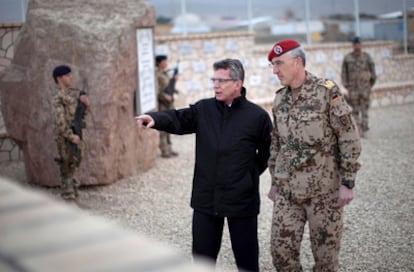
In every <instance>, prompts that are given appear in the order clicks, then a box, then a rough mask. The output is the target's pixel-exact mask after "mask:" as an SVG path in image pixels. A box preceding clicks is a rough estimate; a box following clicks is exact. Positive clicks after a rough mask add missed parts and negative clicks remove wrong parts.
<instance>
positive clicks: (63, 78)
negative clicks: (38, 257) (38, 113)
mask: <svg viewBox="0 0 414 272" xmlns="http://www.w3.org/2000/svg"><path fill="white" fill-rule="evenodd" d="M53 79H54V81H55V83H56V94H55V95H54V96H53V98H52V101H51V104H52V108H53V111H54V115H55V140H56V143H57V149H58V153H59V158H56V159H55V161H56V162H58V164H59V167H60V178H61V188H62V192H61V196H62V198H63V199H65V200H74V199H76V198H77V196H78V187H79V185H80V183H79V182H77V181H76V180H75V178H74V175H75V171H76V169H77V168H78V167H79V165H80V162H81V160H82V152H81V151H82V145H81V144H82V135H81V133H82V132H81V129H82V127H84V123H83V117H84V116H79V117H80V118H77V119H79V120H80V121H81V124H74V121H75V117H76V116H75V115H76V114H82V115H84V114H86V112H87V111H88V107H89V99H88V97H87V96H86V93H85V92H84V91H79V90H78V89H74V88H72V87H71V86H72V74H71V69H70V67H69V66H66V65H60V66H57V67H55V69H54V70H53ZM80 107H82V109H84V110H81V111H83V112H82V113H81V111H79V108H80ZM77 108H78V109H77ZM74 125H75V126H77V127H78V129H74ZM75 132H76V133H75Z"/></svg>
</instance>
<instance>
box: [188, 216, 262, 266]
mask: <svg viewBox="0 0 414 272" xmlns="http://www.w3.org/2000/svg"><path fill="white" fill-rule="evenodd" d="M227 224H228V227H229V233H230V240H231V247H232V249H233V254H234V258H235V259H236V265H237V267H238V269H239V270H242V271H259V243H258V239H257V216H251V217H241V218H238V217H227ZM223 226H224V217H217V216H213V215H208V214H205V213H200V212H197V211H194V213H193V228H192V231H193V249H192V250H193V256H194V258H195V259H196V258H198V257H203V258H207V259H210V260H213V261H214V262H216V260H217V256H218V253H219V251H220V246H221V238H222V235H223Z"/></svg>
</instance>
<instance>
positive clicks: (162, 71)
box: [155, 55, 178, 158]
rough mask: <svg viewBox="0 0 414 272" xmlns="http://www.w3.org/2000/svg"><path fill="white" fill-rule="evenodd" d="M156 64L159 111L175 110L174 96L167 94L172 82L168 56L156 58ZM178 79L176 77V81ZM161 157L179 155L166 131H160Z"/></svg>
mask: <svg viewBox="0 0 414 272" xmlns="http://www.w3.org/2000/svg"><path fill="white" fill-rule="evenodd" d="M155 63H156V66H157V70H156V76H157V82H158V94H157V98H158V110H159V111H162V110H169V109H174V96H173V95H169V94H167V93H166V92H165V90H166V88H167V86H168V83H169V82H170V76H169V75H168V72H167V67H168V60H167V56H166V55H158V56H156V57H155ZM177 79H178V77H177V76H176V80H177ZM159 147H160V150H161V157H163V158H170V157H175V156H177V155H178V153H177V152H175V151H173V149H172V144H171V137H170V134H169V133H167V132H165V131H160V144H159Z"/></svg>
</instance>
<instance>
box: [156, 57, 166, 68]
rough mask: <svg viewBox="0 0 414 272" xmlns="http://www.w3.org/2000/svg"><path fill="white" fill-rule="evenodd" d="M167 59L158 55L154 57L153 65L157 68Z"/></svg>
mask: <svg viewBox="0 0 414 272" xmlns="http://www.w3.org/2000/svg"><path fill="white" fill-rule="evenodd" d="M167 58H168V57H167V55H158V56H156V57H155V65H157V66H158V64H160V62H161V61H163V60H166V59H167Z"/></svg>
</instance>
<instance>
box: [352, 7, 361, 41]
mask: <svg viewBox="0 0 414 272" xmlns="http://www.w3.org/2000/svg"><path fill="white" fill-rule="evenodd" d="M354 16H355V35H356V36H358V37H360V36H361V33H360V28H359V0H354Z"/></svg>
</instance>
